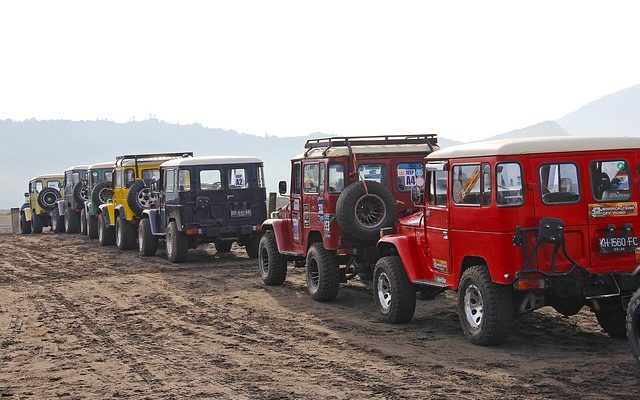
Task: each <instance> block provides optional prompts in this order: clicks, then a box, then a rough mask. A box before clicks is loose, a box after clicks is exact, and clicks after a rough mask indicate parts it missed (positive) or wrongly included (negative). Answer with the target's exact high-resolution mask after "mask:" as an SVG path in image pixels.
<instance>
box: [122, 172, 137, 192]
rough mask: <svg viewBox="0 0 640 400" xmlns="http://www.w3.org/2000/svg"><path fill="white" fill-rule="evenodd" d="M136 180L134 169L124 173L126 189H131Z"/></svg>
mask: <svg viewBox="0 0 640 400" xmlns="http://www.w3.org/2000/svg"><path fill="white" fill-rule="evenodd" d="M135 180H136V175H135V173H134V172H133V170H132V169H126V170H125V171H124V185H125V187H127V188H128V187H130V186H131V185H132V184H133V182H134V181H135Z"/></svg>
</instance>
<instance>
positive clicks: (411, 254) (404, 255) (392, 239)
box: [377, 234, 433, 283]
mask: <svg viewBox="0 0 640 400" xmlns="http://www.w3.org/2000/svg"><path fill="white" fill-rule="evenodd" d="M386 246H392V247H393V248H395V250H396V252H397V253H398V256H399V257H400V260H401V261H402V265H403V266H404V270H405V272H406V273H407V276H408V277H409V280H410V281H411V282H413V283H421V282H425V281H432V280H433V274H431V273H430V271H429V270H428V269H427V268H426V266H423V265H422V263H421V262H420V259H419V258H418V257H417V256H416V253H415V251H414V248H415V247H416V246H415V245H414V244H412V243H411V242H410V241H409V238H408V237H406V236H404V235H400V234H392V235H386V236H383V237H382V238H381V239H380V240H379V241H378V245H377V247H378V250H382V249H383V248H384V247H386Z"/></svg>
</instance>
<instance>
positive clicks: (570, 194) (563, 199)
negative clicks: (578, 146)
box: [540, 163, 580, 204]
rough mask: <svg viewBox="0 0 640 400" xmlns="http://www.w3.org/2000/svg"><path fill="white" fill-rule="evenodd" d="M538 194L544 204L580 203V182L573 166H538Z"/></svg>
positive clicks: (568, 164)
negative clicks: (540, 195)
mask: <svg viewBox="0 0 640 400" xmlns="http://www.w3.org/2000/svg"><path fill="white" fill-rule="evenodd" d="M540 193H541V194H542V201H543V203H545V204H571V203H577V202H578V201H580V182H579V180H578V168H577V167H576V166H575V164H570V163H558V164H545V165H542V166H540Z"/></svg>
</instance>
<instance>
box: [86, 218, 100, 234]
mask: <svg viewBox="0 0 640 400" xmlns="http://www.w3.org/2000/svg"><path fill="white" fill-rule="evenodd" d="M87 236H88V237H89V239H97V238H98V218H96V216H95V215H87Z"/></svg>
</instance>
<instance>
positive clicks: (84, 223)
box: [80, 208, 87, 235]
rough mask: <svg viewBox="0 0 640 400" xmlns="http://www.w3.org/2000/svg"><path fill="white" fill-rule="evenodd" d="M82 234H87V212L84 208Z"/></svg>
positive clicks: (81, 223)
mask: <svg viewBox="0 0 640 400" xmlns="http://www.w3.org/2000/svg"><path fill="white" fill-rule="evenodd" d="M80 234H82V235H86V234H87V210H85V209H84V208H83V209H82V211H80Z"/></svg>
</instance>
